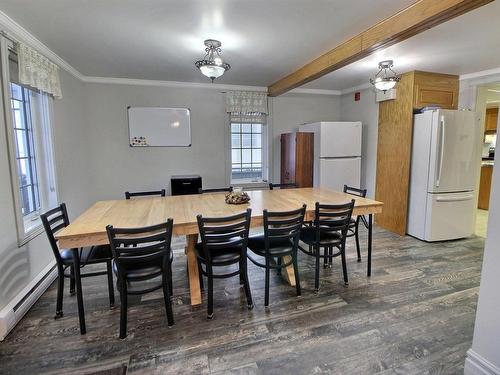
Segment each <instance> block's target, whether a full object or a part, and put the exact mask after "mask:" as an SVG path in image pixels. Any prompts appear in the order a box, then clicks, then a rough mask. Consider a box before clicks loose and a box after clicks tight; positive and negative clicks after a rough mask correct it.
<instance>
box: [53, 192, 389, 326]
mask: <svg viewBox="0 0 500 375" xmlns="http://www.w3.org/2000/svg"><path fill="white" fill-rule="evenodd" d="M247 194H248V195H249V196H250V201H249V202H248V203H245V204H240V205H232V204H227V203H225V200H224V198H225V193H205V194H196V195H180V196H167V197H154V198H151V197H145V198H137V199H130V200H125V199H123V200H109V201H99V202H96V203H95V204H94V205H92V206H91V207H90V208H89V209H88V210H87V211H85V212H84V213H83V214H82V215H80V216H79V217H78V218H77V219H76V220H74V221H73V222H72V223H71V224H69V225H68V226H67V227H65V228H63V229H62V230H61V231H59V232H58V233H57V234H56V236H55V237H56V239H57V240H58V246H59V248H60V249H75V251H74V252H73V254H74V256H75V257H76V258H77V257H78V251H76V249H78V248H81V247H86V246H94V245H104V244H108V243H109V241H108V237H107V233H106V226H107V225H108V224H111V225H113V226H114V227H117V228H133V227H144V226H148V225H153V224H158V223H161V222H165V221H166V220H167V218H172V219H173V221H174V224H173V234H174V235H177V236H181V235H185V236H186V239H187V241H186V248H185V254H186V257H187V264H188V278H189V289H190V297H191V305H199V304H201V301H202V299H201V288H200V281H199V275H198V264H197V259H196V253H195V248H194V246H195V244H196V243H197V241H198V224H197V219H196V216H197V215H198V214H201V215H203V216H207V217H210V216H229V215H232V214H236V213H239V212H242V211H244V210H246V209H247V208H251V209H252V219H251V226H252V227H257V226H262V223H263V210H264V209H267V210H268V211H288V210H294V209H297V208H300V207H301V206H302V205H303V204H306V205H307V208H306V218H305V219H306V220H313V217H314V209H315V203H316V202H321V203H327V204H341V203H346V202H349V201H350V200H351V199H355V205H354V210H353V215H366V216H368V220H367V224H368V245H367V254H368V256H367V276H371V257H372V228H373V215H374V214H377V213H380V212H382V207H383V203H382V202H378V201H375V200H372V199H368V198H361V197H356V196H352V195H349V194H346V193H341V192H337V191H333V190H329V189H325V188H297V189H279V190H253V191H247ZM78 261H79V259H76V262H78ZM75 266H76V264H75ZM75 268H78V267H75ZM282 274H283V276H284V277H285V278H286V279H287V281H288V282H289V283H290V284H292V285H294V284H295V278H294V274H293V267H292V266H289V267H287V268H286V269H285V270H284V271H283V272H282ZM76 288H77V298H78V309H79V317H80V332H81V333H85V318H84V313H83V310H84V307H83V297H82V290H81V283H79V282H77V283H76Z"/></svg>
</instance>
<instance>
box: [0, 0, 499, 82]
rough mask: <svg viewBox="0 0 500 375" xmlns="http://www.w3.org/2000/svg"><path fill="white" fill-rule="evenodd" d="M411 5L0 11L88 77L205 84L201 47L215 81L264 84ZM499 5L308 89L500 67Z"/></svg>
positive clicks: (23, 2)
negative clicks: (215, 51) (214, 49)
mask: <svg viewBox="0 0 500 375" xmlns="http://www.w3.org/2000/svg"><path fill="white" fill-rule="evenodd" d="M414 1H415V0H377V2H376V3H377V6H376V7H375V6H367V4H368V3H370V4H373V3H372V2H368V1H367V0H350V1H345V0H314V1H310V0H253V1H252V0H227V1H224V0H170V1H169V0H142V1H138V0H106V1H102V0H86V1H81V0H36V1H34V0H0V10H1V11H3V12H5V13H6V14H7V15H8V16H10V17H11V18H12V19H13V20H14V21H16V22H17V23H19V24H20V25H21V26H23V27H24V28H26V29H27V30H28V31H30V32H31V33H32V34H33V35H35V36H36V37H37V38H38V39H40V40H41V41H42V42H43V43H45V44H46V45H47V46H48V47H49V48H50V49H52V50H53V51H54V52H55V53H57V54H58V55H59V56H60V57H62V58H63V59H65V60H66V61H67V62H68V63H69V64H71V65H72V66H73V67H75V68H76V69H77V70H78V71H80V72H81V73H83V74H84V75H87V76H101V77H119V78H134V79H150V80H162V81H184V82H207V79H206V78H205V77H203V76H202V75H201V74H200V72H199V71H198V70H197V69H196V68H195V67H194V61H195V60H197V59H200V58H202V57H203V55H204V51H203V49H204V46H203V40H204V39H206V38H215V39H219V40H221V41H222V49H223V57H224V58H225V59H226V60H227V62H229V63H230V64H231V66H232V68H231V70H230V71H229V72H228V73H227V74H225V75H224V76H223V77H222V78H221V79H219V80H218V83H223V84H237V85H252V86H267V85H269V84H271V83H273V82H274V81H276V80H277V79H279V78H281V77H282V76H284V75H285V74H287V73H290V72H292V71H294V70H295V69H297V68H299V67H300V66H302V65H304V64H305V63H307V62H308V61H310V60H311V59H312V58H314V57H317V56H319V55H321V54H322V53H324V52H326V51H328V50H329V49H331V48H333V47H335V46H336V45H337V44H339V43H340V42H342V41H345V40H347V39H348V38H350V37H352V36H353V35H355V34H357V33H359V32H361V31H363V30H364V29H366V28H367V27H369V26H371V25H373V24H374V23H376V22H378V21H380V20H382V19H384V18H386V17H388V16H389V15H391V14H393V13H395V12H397V11H398V10H401V9H403V8H405V7H407V6H408V5H409V4H411V3H413V2H414ZM499 15H500V2H498V1H497V2H493V3H492V4H489V5H486V6H485V7H483V8H481V9H478V10H475V11H473V12H472V13H469V14H466V15H464V16H461V17H460V18H458V19H455V20H452V21H449V22H447V23H446V24H443V25H440V26H438V27H436V28H434V29H431V30H429V31H426V32H425V33H423V34H420V35H418V36H416V37H414V38H412V39H410V40H408V41H405V42H403V43H401V44H399V45H396V46H393V47H390V48H389V49H387V50H386V51H384V52H379V53H377V55H375V56H371V57H368V58H366V59H364V60H362V61H360V62H358V63H354V64H352V65H350V66H348V67H345V68H343V69H341V70H339V71H337V72H333V73H331V74H329V75H327V76H325V77H322V78H320V79H319V80H317V81H315V82H311V83H309V84H308V85H307V87H310V88H321V89H331V90H339V89H345V88H349V87H352V86H356V85H359V84H363V83H366V82H367V80H368V78H369V76H370V75H371V74H373V73H374V72H375V71H376V65H377V62H378V61H379V60H382V59H383V58H385V57H386V56H387V57H394V59H395V68H396V69H397V70H398V71H401V72H403V71H407V70H412V69H420V70H430V71H438V72H447V73H456V74H464V73H470V72H476V71H479V70H484V69H490V68H496V67H498V66H500V38H499V37H498V35H500V22H498V18H499Z"/></svg>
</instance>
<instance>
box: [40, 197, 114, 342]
mask: <svg viewBox="0 0 500 375" xmlns="http://www.w3.org/2000/svg"><path fill="white" fill-rule="evenodd" d="M40 218H41V219H42V223H43V227H44V229H45V232H46V233H47V237H48V239H49V243H50V247H51V248H52V252H53V253H54V257H55V258H56V263H57V274H58V281H57V302H56V315H55V317H54V318H55V319H58V318H60V317H62V316H63V292H64V278H65V277H66V278H69V279H70V287H69V291H70V294H71V295H74V294H75V284H76V286H77V297H78V305H79V309H78V311H79V313H80V312H81V313H82V314H83V308H81V307H83V295H82V292H81V290H82V288H81V278H82V277H92V276H102V275H107V276H108V292H109V304H110V306H111V307H113V305H114V304H115V296H114V291H113V272H112V270H111V259H112V254H111V249H110V247H109V246H108V245H104V246H92V247H84V248H80V249H59V247H58V245H57V240H56V238H55V234H56V233H57V232H58V231H60V230H61V229H63V228H64V227H66V226H68V225H69V217H68V211H67V210H66V204H64V203H61V205H60V206H58V207H56V208H53V209H51V210H49V211H47V212H45V213H44V214H42V215H40ZM74 255H77V259H74ZM98 263H105V264H106V271H99V272H89V273H85V274H81V273H80V268H82V267H84V266H86V265H87V264H98ZM68 268H69V271H70V272H69V274H68V273H66V270H67V269H68ZM81 319H82V316H80V322H81V321H82V320H81ZM82 331H83V332H82V333H85V328H84V327H83V329H82Z"/></svg>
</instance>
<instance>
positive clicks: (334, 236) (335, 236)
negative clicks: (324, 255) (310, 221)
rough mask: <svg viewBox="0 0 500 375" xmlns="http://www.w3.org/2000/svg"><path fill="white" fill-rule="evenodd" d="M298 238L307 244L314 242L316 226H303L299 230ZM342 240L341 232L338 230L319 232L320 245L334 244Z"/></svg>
mask: <svg viewBox="0 0 500 375" xmlns="http://www.w3.org/2000/svg"><path fill="white" fill-rule="evenodd" d="M300 240H301V241H302V242H304V243H306V244H308V245H314V244H315V243H316V227H303V228H302V230H301V231H300ZM341 241H342V234H341V233H339V232H323V231H322V232H321V233H320V240H319V244H320V246H336V245H338V244H340V243H341Z"/></svg>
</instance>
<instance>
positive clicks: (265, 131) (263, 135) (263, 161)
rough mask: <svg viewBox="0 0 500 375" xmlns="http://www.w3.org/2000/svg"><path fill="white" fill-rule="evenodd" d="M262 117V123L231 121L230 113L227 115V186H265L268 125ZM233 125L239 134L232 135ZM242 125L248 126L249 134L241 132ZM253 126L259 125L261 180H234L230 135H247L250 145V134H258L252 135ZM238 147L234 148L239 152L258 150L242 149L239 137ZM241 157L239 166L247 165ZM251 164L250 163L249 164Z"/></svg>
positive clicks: (267, 170) (267, 171)
mask: <svg viewBox="0 0 500 375" xmlns="http://www.w3.org/2000/svg"><path fill="white" fill-rule="evenodd" d="M262 116H263V117H262V118H263V120H262V121H242V120H240V121H233V119H232V116H231V113H229V114H228V127H227V128H228V129H229V131H228V133H229V136H228V147H227V150H228V163H227V164H228V180H229V184H231V185H234V184H238V185H244V186H245V185H259V184H265V183H267V181H268V176H269V157H268V156H269V150H268V149H269V141H268V140H269V134H268V133H269V127H268V124H267V116H265V115H262ZM233 124H237V125H239V126H240V132H238V133H233V131H232V126H233ZM243 124H250V126H251V131H250V132H243V131H242V130H243V129H242V126H243ZM253 124H260V125H261V133H260V134H261V147H260V149H261V150H262V156H261V163H260V164H261V169H262V176H261V178H239V179H234V178H233V155H232V151H233V147H232V143H233V141H232V135H233V134H240V135H241V134H249V135H250V139H251V141H250V142H251V144H252V142H253V140H252V134H259V133H253V127H252V125H253ZM240 142H241V143H240V146H241V147H239V148H235V149H240V150H243V149H249V150H254V149H258V148H252V147H250V148H244V147H242V146H243V142H242V137H240ZM250 153H251V154H252V151H250ZM240 157H241V162H240V163H239V164H248V163H243V155H242V154H241V155H240ZM250 164H252V163H250Z"/></svg>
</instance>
